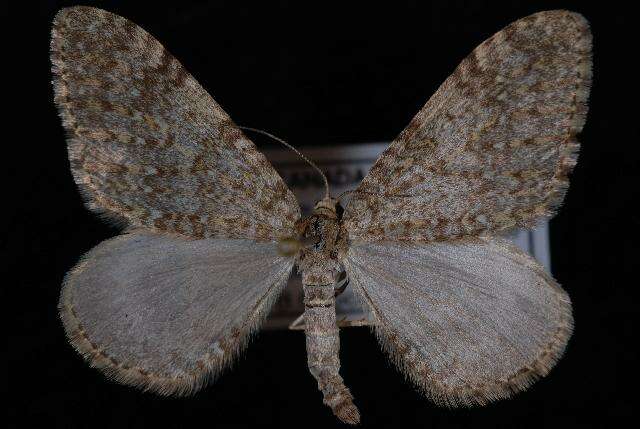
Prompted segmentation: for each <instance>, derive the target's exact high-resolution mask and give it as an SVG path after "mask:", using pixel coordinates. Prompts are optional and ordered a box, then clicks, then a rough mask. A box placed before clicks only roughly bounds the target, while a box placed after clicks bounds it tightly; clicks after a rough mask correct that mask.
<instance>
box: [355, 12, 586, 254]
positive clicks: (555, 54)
mask: <svg viewBox="0 0 640 429" xmlns="http://www.w3.org/2000/svg"><path fill="white" fill-rule="evenodd" d="M590 78H591V35H590V31H589V26H588V23H587V21H586V20H585V19H584V18H583V17H582V16H581V15H578V14H575V13H571V12H567V11H548V12H541V13H537V14H535V15H531V16H529V17H527V18H523V19H521V20H519V21H516V22H514V23H513V24H511V25H509V26H508V27H506V28H505V29H503V30H502V31H500V32H498V33H497V34H495V35H494V36H493V37H491V38H490V39H488V40H487V41H485V42H484V43H482V44H481V45H480V46H479V47H478V48H476V49H475V50H474V51H473V53H472V54H471V55H469V56H468V57H467V58H466V59H465V60H464V61H462V63H461V64H460V65H459V66H458V68H457V69H456V70H455V71H454V72H453V74H452V75H451V76H450V77H449V78H448V79H447V80H446V81H445V82H444V83H443V84H442V86H441V87H440V88H439V89H438V91H437V92H436V93H435V94H434V95H433V97H431V99H430V100H429V101H428V102H427V104H426V105H425V106H424V107H423V108H422V110H420V112H419V113H418V114H417V115H416V117H415V118H413V120H412V121H411V123H410V124H409V125H408V127H407V128H406V129H405V130H404V131H403V132H402V133H401V134H400V135H399V137H398V138H397V139H396V140H395V141H394V142H393V143H392V144H391V145H390V147H389V148H388V149H387V150H386V151H385V152H384V153H383V154H382V155H381V157H380V158H379V159H378V161H377V162H376V164H375V165H374V166H373V168H372V169H371V171H370V172H369V174H368V175H367V176H366V177H365V179H364V180H363V181H362V184H361V185H360V186H359V188H358V190H359V191H360V192H357V193H354V194H353V198H352V200H351V203H350V204H349V205H348V207H347V208H346V211H345V224H346V227H347V229H348V231H349V234H350V236H351V237H352V238H354V239H359V240H369V241H371V240H381V239H390V238H391V239H399V240H423V241H425V240H426V241H444V240H448V239H452V238H456V237H463V236H475V235H478V234H480V233H482V232H483V231H487V232H498V231H502V230H507V229H511V228H514V227H530V226H532V225H534V224H535V222H536V220H537V219H538V218H540V217H544V216H548V215H551V214H552V212H553V210H554V209H555V208H556V207H557V206H558V205H559V204H560V203H561V202H562V199H563V198H564V193H565V190H566V188H567V186H568V179H567V175H568V174H569V172H570V171H571V170H572V168H573V166H574V164H575V162H576V157H577V151H578V143H577V141H576V139H575V135H576V133H578V132H579V131H580V130H581V129H582V126H583V124H584V121H585V115H586V112H587V106H586V100H587V96H588V91H589V85H590Z"/></svg>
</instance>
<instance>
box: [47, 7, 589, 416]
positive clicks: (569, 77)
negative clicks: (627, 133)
mask: <svg viewBox="0 0 640 429" xmlns="http://www.w3.org/2000/svg"><path fill="white" fill-rule="evenodd" d="M51 58H52V63H53V75H54V85H55V101H56V103H57V105H58V107H59V110H60V115H61V117H62V120H63V124H64V127H65V128H66V130H67V132H68V149H69V158H70V163H71V170H72V173H73V177H74V179H75V182H76V183H77V184H78V186H79V188H80V189H81V191H82V193H83V195H84V197H85V198H86V201H87V204H88V206H89V208H91V209H92V210H96V211H98V212H99V213H101V214H103V215H104V216H106V217H107V218H109V219H112V220H116V221H118V222H120V223H121V224H122V225H124V226H126V229H125V231H124V233H123V234H122V235H120V236H118V237H115V238H112V239H110V240H106V241H104V242H102V243H100V244H99V245H98V246H96V247H95V248H94V249H92V250H91V251H90V252H88V253H87V254H86V255H85V256H84V257H83V258H82V260H81V261H80V262H79V263H78V265H77V266H76V267H75V268H73V269H72V270H71V271H70V272H69V273H68V275H67V277H66V279H65V282H64V286H63V289H62V294H61V299H60V314H61V318H62V321H63V323H64V327H65V330H66V333H67V335H68V337H69V339H70V341H71V343H72V344H73V346H74V347H75V348H76V349H77V350H78V351H79V352H80V353H82V354H83V355H84V356H85V358H86V359H87V360H88V361H89V362H90V364H91V365H92V366H94V367H97V368H99V369H101V370H102V371H104V372H105V373H106V374H107V376H109V377H111V378H114V379H115V380H117V381H119V382H121V383H125V384H129V385H133V386H137V387H140V388H143V389H144V390H149V391H153V392H156V393H160V394H163V395H185V394H190V393H192V392H195V391H197V390H198V389H200V388H202V387H203V386H204V385H205V384H206V383H207V382H208V381H209V380H210V379H213V378H215V377H216V376H217V375H218V374H219V373H220V372H221V371H222V370H223V368H224V367H226V366H227V365H229V363H230V362H231V361H232V360H233V359H234V356H236V355H237V354H238V352H239V351H240V350H241V349H242V348H243V347H244V346H245V345H246V343H247V341H248V339H249V337H250V334H251V333H252V332H254V331H255V330H256V329H257V328H258V327H259V326H260V323H261V322H262V321H263V320H264V318H265V316H266V315H267V313H268V311H269V308H270V307H271V305H272V304H273V303H274V301H275V299H276V298H277V297H278V294H279V292H280V291H281V290H282V289H283V287H284V285H285V282H286V280H287V278H288V277H289V275H290V273H291V271H292V269H293V267H294V265H296V266H297V268H298V270H299V271H300V272H301V274H302V282H303V285H304V286H303V289H304V303H305V312H304V319H305V333H306V346H307V355H308V364H309V369H310V371H311V373H312V374H313V376H314V377H315V378H316V379H317V382H318V387H319V389H320V390H321V391H322V394H323V396H324V403H325V404H327V405H328V406H329V407H330V408H331V409H332V410H333V412H334V414H335V415H336V416H337V417H338V418H339V419H340V420H342V421H344V422H348V423H357V422H358V421H359V419H360V415H359V412H358V409H357V408H356V407H355V405H354V404H353V397H352V395H351V393H350V392H349V389H348V388H347V387H346V386H345V384H344V382H343V379H342V378H341V376H340V374H339V371H338V370H339V368H340V361H339V359H338V349H339V339H338V328H337V326H336V316H335V289H336V285H337V282H338V280H339V279H340V278H341V276H344V274H343V273H345V272H346V276H347V278H348V279H349V281H350V283H349V287H353V288H354V289H355V291H356V294H357V295H358V296H359V297H360V299H361V300H362V303H363V305H364V306H366V307H367V308H368V309H369V310H370V311H371V313H372V314H373V318H374V323H375V332H376V334H377V336H378V338H379V340H380V342H381V344H382V346H383V348H384V350H386V352H388V353H389V355H390V356H391V358H392V360H393V361H394V362H395V363H396V364H397V366H398V367H399V368H400V370H401V371H403V372H404V373H405V374H406V375H408V377H409V378H410V379H411V380H412V381H413V382H414V383H415V384H416V385H417V386H419V387H420V389H421V390H422V391H423V392H424V394H425V395H426V396H427V397H429V398H430V399H432V400H433V401H435V402H436V403H438V404H445V405H449V406H460V405H474V404H485V403H487V402H489V401H493V400H496V399H500V398H505V397H508V396H510V395H511V394H513V393H514V392H517V391H520V390H523V389H525V388H527V386H529V385H530V384H531V383H532V382H533V381H534V380H536V379H537V378H539V377H542V376H544V375H546V374H547V373H548V372H549V371H550V369H551V367H553V365H554V364H555V362H556V361H557V360H558V359H559V357H560V356H561V354H562V353H563V351H564V349H565V346H566V344H567V341H568V339H569V337H570V335H571V331H572V325H573V318H572V314H571V303H570V300H569V297H568V296H567V294H566V292H565V291H564V290H563V289H561V288H560V286H559V285H558V284H557V283H556V282H555V281H554V279H553V278H552V277H551V276H550V275H549V274H548V273H546V272H545V271H544V269H543V268H541V267H540V265H538V263H536V262H535V261H534V260H533V259H532V258H531V257H529V256H527V255H526V254H524V253H523V252H521V251H520V250H518V249H517V248H515V247H514V246H512V245H510V244H509V243H508V242H507V241H505V239H503V238H500V235H501V234H502V233H504V232H506V231H509V230H511V229H513V228H517V227H520V228H521V227H525V228H527V227H532V226H534V225H535V224H536V222H537V221H538V220H539V219H540V218H542V217H545V216H550V215H551V214H553V212H554V210H555V209H556V208H557V207H558V206H559V204H560V203H561V202H562V199H563V197H564V194H565V191H566V189H567V186H568V180H567V175H568V174H569V173H570V171H571V170H572V168H573V166H574V165H575V163H576V158H577V151H578V143H577V141H576V139H575V136H576V134H577V133H578V132H579V131H580V130H581V129H582V126H583V124H584V121H585V115H586V111H587V106H586V101H587V96H588V92H589V84H590V74H591V36H590V31H589V27H588V24H587V22H586V20H585V19H584V18H583V17H582V16H581V15H578V14H576V13H572V12H567V11H547V12H541V13H537V14H534V15H531V16H529V17H526V18H523V19H521V20H519V21H516V22H514V23H512V24H511V25H509V26H507V27H506V28H505V29H503V30H502V31H500V32H498V33H496V34H495V35H494V36H492V37H491V38H489V39H488V40H487V41H485V42H484V43H482V44H481V45H480V46H478V47H477V48H476V49H475V50H474V51H473V52H472V53H471V55H469V56H468V57H467V58H466V59H465V60H463V61H462V63H461V64H460V65H459V66H458V67H457V68H456V70H455V71H454V72H453V74H452V75H451V76H450V77H449V78H448V79H447V80H446V81H445V82H444V83H443V84H442V86H441V87H440V88H439V89H438V91H437V92H436V93H435V94H434V95H433V97H431V99H430V100H429V101H428V102H427V103H426V105H425V106H424V107H423V108H422V110H420V111H419V112H418V114H417V115H416V117H415V118H414V119H413V120H412V121H411V122H410V124H409V125H408V126H407V128H406V129H405V130H404V131H402V133H401V134H400V135H399V137H398V138H397V139H396V140H394V141H393V142H392V143H391V145H390V146H389V148H388V149H387V150H386V151H385V152H384V153H383V154H382V155H381V156H380V158H379V159H378V160H377V162H376V163H375V165H374V166H373V168H372V169H371V171H370V172H369V174H368V175H367V176H366V177H365V179H364V180H363V181H362V183H361V184H360V185H359V187H358V188H357V189H356V190H355V191H354V192H353V193H352V194H351V198H350V200H349V203H348V204H346V205H345V207H344V209H342V207H341V206H340V203H339V202H338V200H337V199H336V198H332V197H331V196H330V194H329V190H328V187H327V193H326V195H325V197H324V198H323V199H322V200H321V201H319V202H318V203H317V205H316V206H315V208H314V210H313V213H312V214H311V215H310V216H308V217H304V218H303V217H301V213H300V209H299V206H298V204H297V202H296V200H295V197H294V196H293V195H292V193H291V192H290V191H289V190H288V189H287V187H286V186H285V184H284V183H283V181H282V179H281V178H280V177H279V176H278V174H277V173H276V172H275V170H274V169H273V168H272V166H271V165H270V164H269V163H268V161H267V160H266V158H265V157H264V156H263V155H262V154H261V153H260V152H258V150H257V149H256V147H255V146H254V145H253V143H252V142H251V141H249V139H248V138H247V137H246V136H245V135H244V134H243V132H242V131H241V130H240V128H239V127H237V126H236V125H234V123H233V122H232V120H231V119H230V118H229V116H228V115H227V114H226V113H225V112H224V111H223V110H222V109H221V108H220V106H219V105H218V104H217V103H216V102H215V101H214V100H213V99H212V98H211V96H210V95H209V94H208V93H207V92H206V91H205V90H204V89H203V88H202V87H201V86H200V85H199V84H198V83H197V82H196V81H195V80H194V78H193V77H191V76H190V75H189V74H188V73H187V72H186V71H185V69H184V68H183V67H182V66H181V65H180V63H179V62H178V61H177V60H176V59H175V58H174V57H173V56H171V55H170V54H169V53H168V52H167V51H166V50H165V49H164V48H163V47H162V45H160V43H159V42H157V41H156V40H155V39H154V38H153V37H152V36H150V35H149V34H148V33H146V32H145V31H144V30H142V29H141V28H140V27H138V26H136V25H135V24H133V23H132V22H130V21H128V20H126V19H124V18H122V17H120V16H117V15H114V14H111V13H108V12H105V11H103V10H99V9H94V8H89V7H73V8H68V9H63V10H61V11H60V12H59V13H58V14H57V16H56V17H55V20H54V24H53V31H52V41H51Z"/></svg>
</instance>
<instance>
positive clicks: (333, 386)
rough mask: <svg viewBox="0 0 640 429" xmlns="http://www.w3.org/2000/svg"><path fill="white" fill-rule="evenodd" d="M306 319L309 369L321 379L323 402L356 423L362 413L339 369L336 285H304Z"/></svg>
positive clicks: (352, 422)
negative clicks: (355, 403) (354, 402)
mask: <svg viewBox="0 0 640 429" xmlns="http://www.w3.org/2000/svg"><path fill="white" fill-rule="evenodd" d="M303 290H304V306H305V311H304V320H305V334H306V340H307V362H308V365H309V371H311V374H312V375H313V376H314V377H315V379H316V380H317V381H318V388H319V389H320V391H322V394H323V396H324V401H323V402H324V403H325V404H326V405H328V406H329V407H331V410H333V413H334V414H335V415H336V416H337V417H338V418H339V419H340V420H342V421H343V422H345V423H350V424H357V423H358V422H359V421H360V413H359V411H358V409H357V408H356V406H355V405H354V404H353V396H352V395H351V392H349V389H348V388H347V387H346V386H345V385H344V381H343V380H342V377H341V376H340V374H339V373H338V372H339V370H340V358H339V357H338V353H339V351H340V338H339V336H338V335H339V330H338V326H337V325H336V307H335V292H334V285H333V284H327V285H310V284H305V285H303Z"/></svg>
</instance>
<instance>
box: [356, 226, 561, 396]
mask: <svg viewBox="0 0 640 429" xmlns="http://www.w3.org/2000/svg"><path fill="white" fill-rule="evenodd" d="M345 267H346V270H347V273H348V275H349V277H350V279H351V283H350V284H351V285H353V286H354V287H355V288H356V291H357V292H358V293H359V294H360V295H361V297H362V299H363V301H364V303H365V304H366V305H368V306H369V308H370V310H371V312H372V313H373V316H374V318H375V319H376V323H375V325H376V332H377V334H378V336H379V339H380V341H381V343H382V345H383V347H384V348H385V349H386V350H387V351H388V352H389V353H390V355H391V357H392V358H393V360H394V361H395V362H396V364H397V365H398V366H399V368H400V369H401V370H402V371H403V372H405V373H406V374H407V375H408V376H409V377H410V378H411V380H412V381H413V382H414V383H416V384H417V385H418V386H419V387H420V388H421V389H422V390H423V392H424V393H425V394H426V395H427V396H428V397H429V398H431V399H432V400H433V401H435V402H436V403H440V404H446V405H449V406H457V405H473V404H484V403H486V402H489V401H492V400H496V399H499V398H504V397H508V396H510V395H511V394H512V393H514V392H517V391H520V390H523V389H525V388H527V387H528V386H529V385H530V384H531V383H532V382H533V381H535V380H536V379H537V378H539V377H542V376H544V375H546V374H547V373H548V372H549V371H550V369H551V368H552V367H553V366H554V364H555V362H556V361H557V360H558V359H559V357H560V356H561V355H562V353H563V351H564V349H565V346H566V344H567V341H568V339H569V337H570V335H571V331H572V326H573V318H572V315H571V302H570V300H569V297H568V295H567V294H566V293H565V292H564V290H562V289H561V288H560V286H558V284H557V283H556V282H555V281H554V280H553V278H551V277H550V276H549V275H548V274H547V273H545V271H544V269H543V268H542V267H540V266H539V265H538V264H537V263H536V262H535V261H534V260H533V259H532V258H530V257H529V256H527V255H526V254H524V253H523V252H521V251H520V250H518V249H517V248H516V247H515V246H513V245H511V244H509V243H508V242H506V241H503V240H500V239H489V238H478V239H470V240H466V241H460V242H458V243H431V244H426V245H425V244H417V243H397V242H396V243H389V242H387V243H385V242H379V243H360V244H356V245H354V246H353V247H352V248H351V249H350V251H349V255H348V257H347V259H346V261H345Z"/></svg>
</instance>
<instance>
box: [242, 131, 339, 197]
mask: <svg viewBox="0 0 640 429" xmlns="http://www.w3.org/2000/svg"><path fill="white" fill-rule="evenodd" d="M238 128H240V129H241V130H247V131H253V132H255V133H258V134H262V135H265V136H267V137H270V138H272V139H273V140H275V141H277V142H279V143H282V144H283V145H285V146H286V147H288V148H289V149H291V150H292V151H294V152H295V153H296V154H298V156H299V157H300V158H302V159H303V160H304V161H305V162H306V163H307V164H309V165H310V166H311V167H313V168H314V169H315V170H316V171H317V172H318V174H320V175H321V176H322V180H323V181H324V189H325V193H324V197H325V198H329V181H328V180H327V176H325V175H324V173H323V172H322V170H320V168H318V166H317V165H315V164H314V163H313V162H311V160H310V159H309V158H307V157H306V156H304V155H303V154H302V153H301V152H300V151H299V150H298V149H296V148H295V147H293V146H291V145H290V144H289V143H287V142H286V141H284V140H282V139H281V138H279V137H276V136H274V135H273V134H270V133H268V132H266V131H263V130H259V129H257V128H251V127H240V126H238Z"/></svg>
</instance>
